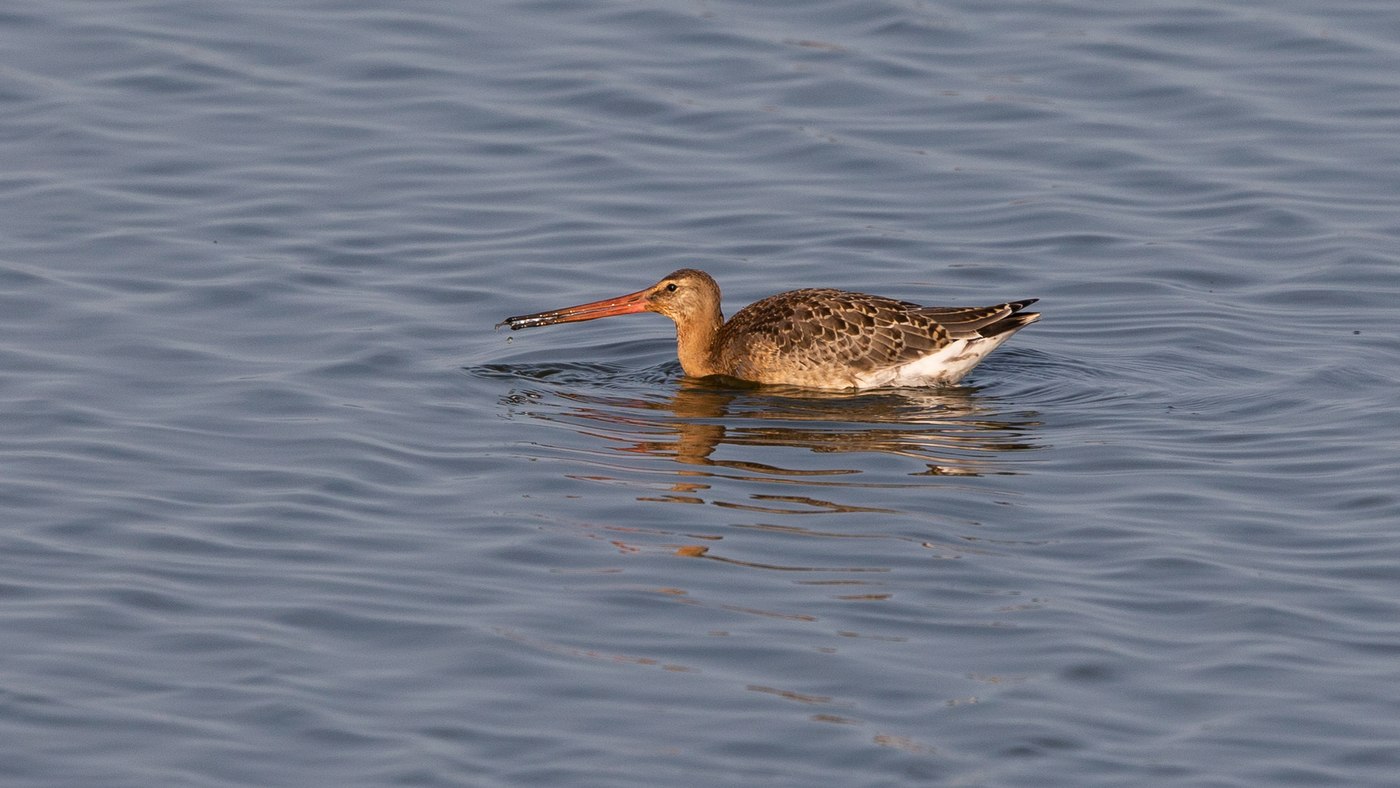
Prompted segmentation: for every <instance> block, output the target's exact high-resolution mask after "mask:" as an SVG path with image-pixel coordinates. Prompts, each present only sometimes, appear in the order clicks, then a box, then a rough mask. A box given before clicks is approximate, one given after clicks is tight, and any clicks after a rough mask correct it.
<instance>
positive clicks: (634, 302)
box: [496, 288, 651, 331]
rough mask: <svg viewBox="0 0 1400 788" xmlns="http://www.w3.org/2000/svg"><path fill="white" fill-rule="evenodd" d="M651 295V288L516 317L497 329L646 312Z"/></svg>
mask: <svg viewBox="0 0 1400 788" xmlns="http://www.w3.org/2000/svg"><path fill="white" fill-rule="evenodd" d="M649 295H651V288H647V289H646V290H638V291H637V292H635V293H628V294H627V295H624V296H618V297H617V298H605V299H603V300H602V301H592V302H590V303H587V304H579V305H578V306H566V307H564V308H563V309H552V310H550V311H548V312H536V313H535V314H533V315H516V316H515V317H508V318H506V319H505V320H502V321H501V322H499V323H497V324H496V328H500V327H501V326H510V330H512V331H518V330H520V329H522V328H533V327H535V326H552V325H554V324H555V323H578V322H581V321H584V320H597V319H598V318H600V317H612V316H613V315H630V314H632V313H634V312H645V311H647V307H648V306H649V305H650V303H651V302H650V301H649V300H648V298H647V296H649Z"/></svg>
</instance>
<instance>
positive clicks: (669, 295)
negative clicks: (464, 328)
mask: <svg viewBox="0 0 1400 788" xmlns="http://www.w3.org/2000/svg"><path fill="white" fill-rule="evenodd" d="M1038 300H1039V299H1035V298H1026V299H1022V300H1020V301H1007V302H1005V303H1001V304H995V305H992V306H975V307H963V306H920V305H919V304H915V303H911V302H909V301H900V300H897V299H894V298H885V297H883V296H877V295H869V294H867V293H856V292H850V291H846V290H836V289H832V288H806V289H802V290H789V291H787V292H785V293H779V294H777V295H772V296H769V297H767V298H764V299H761V300H759V301H755V302H754V303H752V304H750V305H748V306H746V307H744V308H743V309H741V310H739V311H738V312H736V313H735V314H734V316H733V317H731V318H730V319H729V321H728V322H726V321H725V320H724V315H723V313H722V312H721V311H720V289H719V284H718V283H716V282H715V280H714V278H713V277H711V276H710V275H709V274H707V273H705V272H704V271H699V270H696V269H694V268H682V269H680V270H679V271H674V272H672V273H670V274H667V275H666V276H664V277H662V279H661V280H660V281H659V282H657V283H656V284H654V285H652V286H650V287H647V288H645V289H642V290H638V291H637V292H635V293H628V294H627V295H622V296H618V297H616V298H607V299H603V300H601V301H592V302H590V303H586V304H579V305H578V306H571V307H565V308H563V309H553V310H549V311H546V312H536V313H534V314H530V315H516V316H514V317H508V318H506V319H505V320H502V321H501V322H500V323H497V324H496V328H500V327H501V326H509V327H510V328H511V330H513V331H516V330H519V329H522V328H531V327H535V326H548V325H554V324H556V323H575V322H580V321H584V320H596V319H598V318H602V317H612V316H614V315H626V314H633V313H636V312H656V313H658V314H661V315H665V316H666V317H669V318H670V319H671V320H673V321H675V324H676V355H677V356H678V357H679V358H680V362H681V369H683V370H684V371H685V374H686V375H689V376H691V377H697V378H705V377H710V376H716V375H718V376H724V377H728V378H735V379H738V380H742V381H748V382H750V383H758V384H765V385H777V386H795V387H800V388H809V389H827V390H863V389H871V388H880V387H902V386H942V385H951V384H954V383H957V382H958V381H959V380H961V379H962V378H963V376H964V375H966V374H967V373H968V372H969V371H971V370H972V368H973V367H975V366H977V364H978V363H979V362H980V361H981V360H982V359H983V358H985V357H986V355H987V354H988V353H991V352H992V351H993V350H995V349H997V348H998V347H1000V346H1001V344H1002V343H1003V342H1005V341H1006V340H1008V339H1010V338H1011V335H1012V334H1015V333H1016V332H1017V331H1019V330H1021V329H1022V328H1025V327H1026V326H1028V325H1030V324H1031V323H1034V322H1036V321H1037V320H1039V319H1040V313H1038V312H1024V311H1022V310H1024V309H1025V308H1026V307H1028V306H1030V305H1031V304H1033V303H1035V302H1036V301H1038Z"/></svg>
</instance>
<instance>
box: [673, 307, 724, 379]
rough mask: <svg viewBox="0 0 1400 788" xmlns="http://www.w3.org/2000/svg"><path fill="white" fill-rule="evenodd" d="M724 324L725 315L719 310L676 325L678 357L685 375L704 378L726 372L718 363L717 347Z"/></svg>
mask: <svg viewBox="0 0 1400 788" xmlns="http://www.w3.org/2000/svg"><path fill="white" fill-rule="evenodd" d="M723 324H724V315H722V314H720V311H719V309H718V308H716V309H715V310H714V312H713V313H712V314H710V315H703V316H697V317H695V318H693V319H691V320H687V321H685V323H683V324H682V323H677V324H676V355H678V356H680V359H681V369H684V370H685V374H687V375H690V376H691V377H697V378H703V377H705V376H706V375H717V374H719V373H720V372H723V371H724V370H722V369H720V368H719V365H718V363H717V362H718V359H717V358H716V347H715V339H716V337H717V336H718V335H719V329H720V326H721V325H723Z"/></svg>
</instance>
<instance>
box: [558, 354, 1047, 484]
mask: <svg viewBox="0 0 1400 788" xmlns="http://www.w3.org/2000/svg"><path fill="white" fill-rule="evenodd" d="M558 396H559V397H561V398H562V399H564V400H565V401H566V402H567V403H568V407H567V408H566V409H565V411H564V412H563V413H553V414H545V413H539V412H536V413H534V414H533V415H535V416H537V417H544V418H549V419H551V420H559V421H566V422H568V423H570V424H572V425H574V426H575V428H576V429H580V431H581V432H588V433H592V434H594V435H596V436H599V437H604V438H606V439H608V441H609V442H610V443H611V444H612V447H613V449H614V450H616V451H620V452H625V453H630V454H640V455H644V456H647V457H652V458H665V459H669V460H672V461H674V462H677V463H680V464H683V465H686V466H695V470H693V471H685V470H680V471H678V473H679V474H680V475H682V476H684V475H687V474H688V473H694V474H696V475H699V476H706V475H712V473H713V472H721V471H723V472H733V473H738V474H741V475H743V476H751V477H761V478H763V479H764V480H766V481H770V482H772V481H776V480H779V479H788V480H791V481H793V482H795V483H799V484H803V485H816V486H820V485H823V484H836V485H840V486H846V485H847V484H854V485H856V486H862V487H871V486H881V485H879V484H870V483H868V482H866V483H861V482H855V481H849V482H846V481H842V480H841V478H840V477H843V476H848V475H853V474H860V473H863V472H867V471H868V467H867V466H868V463H865V462H858V463H855V464H853V465H851V466H850V467H840V466H838V467H821V468H803V467H792V466H791V465H788V463H786V462H785V463H784V466H786V467H784V466H780V465H777V464H774V461H773V460H775V459H776V455H777V454H778V453H777V452H772V451H768V450H769V449H772V448H778V449H799V450H804V451H805V452H808V453H811V454H820V455H854V454H865V455H869V454H876V455H885V456H894V457H902V458H908V459H911V460H914V461H915V462H916V463H918V464H919V466H920V468H921V469H920V470H917V471H913V472H910V473H909V475H911V476H954V477H968V476H983V475H990V474H1009V473H1014V472H1015V471H1014V470H1013V466H1012V465H1011V464H1010V462H1009V461H1008V459H1007V455H1008V454H1010V453H1013V452H1021V451H1027V450H1032V449H1036V448H1039V446H1037V445H1036V444H1035V443H1034V442H1033V441H1032V439H1031V436H1032V435H1033V434H1034V432H1035V430H1036V429H1038V428H1039V426H1040V423H1039V422H1038V421H1037V420H1036V418H1035V416H1034V414H1024V413H1021V414H1015V415H1007V414H1003V413H998V412H997V410H996V407H995V402H994V401H988V400H986V399H984V398H983V397H981V396H980V395H979V394H978V392H977V390H976V389H971V388H947V389H909V390H904V389H897V390H888V391H883V392H875V393H869V392H867V393H851V394H832V393H830V392H812V391H808V390H804V389H796V388H794V389H779V388H774V387H762V388H758V387H746V386H743V384H737V385H726V384H725V383H723V382H720V383H717V382H714V381H712V380H708V379H705V380H696V379H690V378H686V379H682V380H681V381H679V384H678V386H677V388H675V389H674V390H673V391H672V393H671V394H670V395H669V396H667V397H666V398H664V399H659V398H656V397H654V396H617V395H607V394H601V395H600V394H596V393H582V392H578V391H567V392H560V393H559V394H558ZM721 449H725V451H723V452H721V451H720V450H721ZM723 455H731V456H723ZM700 469H708V472H706V471H702V470H700ZM704 486H705V485H704V483H703V482H693V483H691V482H684V481H678V482H677V483H676V484H675V485H674V487H673V488H672V489H671V490H670V492H671V493H672V496H677V497H673V498H668V500H677V502H687V501H684V500H681V497H683V496H685V495H695V494H696V493H698V492H699V491H700V490H701V489H703V488H704ZM765 497H768V498H771V499H773V500H774V501H775V502H781V503H784V504H786V505H787V506H786V507H785V508H783V509H782V510H783V511H793V509H792V508H789V507H793V506H795V507H796V508H797V509H798V510H802V509H804V508H806V509H809V510H811V511H820V510H823V509H824V508H826V507H828V506H831V504H826V503H824V502H821V501H818V500H816V499H810V498H804V497H802V496H765ZM694 502H700V501H699V500H698V499H697V500H695V501H694ZM841 510H842V511H845V510H847V509H846V508H842V509H841Z"/></svg>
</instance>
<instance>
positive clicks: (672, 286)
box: [666, 282, 676, 293]
mask: <svg viewBox="0 0 1400 788" xmlns="http://www.w3.org/2000/svg"><path fill="white" fill-rule="evenodd" d="M666 292H668V293H674V292H676V283H675V282H671V283H670V284H668V285H666Z"/></svg>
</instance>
